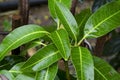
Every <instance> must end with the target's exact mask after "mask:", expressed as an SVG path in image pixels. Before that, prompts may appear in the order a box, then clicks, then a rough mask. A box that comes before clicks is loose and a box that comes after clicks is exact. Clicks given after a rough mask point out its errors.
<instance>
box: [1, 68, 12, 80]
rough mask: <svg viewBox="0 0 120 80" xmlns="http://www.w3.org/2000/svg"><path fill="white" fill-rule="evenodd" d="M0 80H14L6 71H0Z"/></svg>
mask: <svg viewBox="0 0 120 80" xmlns="http://www.w3.org/2000/svg"><path fill="white" fill-rule="evenodd" d="M0 80H14V76H13V75H12V73H10V72H9V71H7V70H1V71H0Z"/></svg>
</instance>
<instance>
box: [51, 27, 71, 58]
mask: <svg viewBox="0 0 120 80" xmlns="http://www.w3.org/2000/svg"><path fill="white" fill-rule="evenodd" d="M51 38H52V41H53V43H54V44H55V45H56V47H57V48H58V50H59V51H60V54H61V55H62V57H63V58H64V59H65V60H68V58H69V56H70V51H71V48H70V42H69V37H68V34H67V32H66V31H65V30H64V29H60V30H57V31H55V32H53V33H51Z"/></svg>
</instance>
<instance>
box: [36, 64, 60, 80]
mask: <svg viewBox="0 0 120 80" xmlns="http://www.w3.org/2000/svg"><path fill="white" fill-rule="evenodd" d="M57 70H58V66H57V64H53V65H51V66H49V67H48V68H47V69H44V70H41V71H40V72H37V74H36V79H35V80H54V79H55V76H56V74H57Z"/></svg>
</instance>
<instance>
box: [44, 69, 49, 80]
mask: <svg viewBox="0 0 120 80" xmlns="http://www.w3.org/2000/svg"><path fill="white" fill-rule="evenodd" d="M48 71H49V67H48V68H47V71H46V74H45V80H47V75H48Z"/></svg>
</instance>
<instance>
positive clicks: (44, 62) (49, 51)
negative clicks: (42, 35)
mask: <svg viewBox="0 0 120 80" xmlns="http://www.w3.org/2000/svg"><path fill="white" fill-rule="evenodd" d="M59 59H61V55H60V54H59V52H58V50H57V49H56V47H55V46H54V45H52V44H51V45H48V46H46V47H44V48H43V49H40V50H39V51H38V52H37V53H35V54H34V55H33V56H32V57H31V58H30V59H28V60H27V61H26V63H25V64H24V65H23V66H22V68H21V71H23V72H31V71H40V70H42V69H44V68H47V67H49V66H50V65H51V64H53V63H55V62H56V61H58V60H59Z"/></svg>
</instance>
